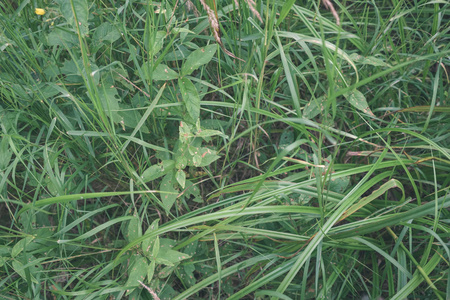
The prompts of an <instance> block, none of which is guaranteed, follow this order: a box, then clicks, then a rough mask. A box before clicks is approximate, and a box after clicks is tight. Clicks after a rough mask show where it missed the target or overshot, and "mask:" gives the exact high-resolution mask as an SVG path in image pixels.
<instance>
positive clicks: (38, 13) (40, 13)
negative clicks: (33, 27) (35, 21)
mask: <svg viewBox="0 0 450 300" xmlns="http://www.w3.org/2000/svg"><path fill="white" fill-rule="evenodd" d="M34 13H35V14H37V15H40V16H42V15H44V14H45V9H42V8H36V9H35V10H34Z"/></svg>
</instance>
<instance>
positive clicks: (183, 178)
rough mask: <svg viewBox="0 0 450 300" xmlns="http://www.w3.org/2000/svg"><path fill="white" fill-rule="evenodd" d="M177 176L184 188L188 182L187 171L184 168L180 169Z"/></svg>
mask: <svg viewBox="0 0 450 300" xmlns="http://www.w3.org/2000/svg"><path fill="white" fill-rule="evenodd" d="M176 178H177V181H178V183H179V184H180V186H181V188H183V189H184V186H185V184H186V173H184V171H183V170H178V171H177V174H176Z"/></svg>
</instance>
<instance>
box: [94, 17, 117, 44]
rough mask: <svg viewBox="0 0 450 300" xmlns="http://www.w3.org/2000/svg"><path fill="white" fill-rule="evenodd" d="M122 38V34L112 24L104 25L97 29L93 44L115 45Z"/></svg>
mask: <svg viewBox="0 0 450 300" xmlns="http://www.w3.org/2000/svg"><path fill="white" fill-rule="evenodd" d="M120 37H121V34H120V32H119V30H117V28H116V27H115V26H114V25H112V24H110V23H107V22H105V23H103V24H101V25H100V26H98V27H97V29H96V30H95V32H94V35H93V36H92V39H93V42H95V43H103V42H108V43H113V42H115V41H117V40H118V39H119V38H120Z"/></svg>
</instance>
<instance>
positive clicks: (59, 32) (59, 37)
mask: <svg viewBox="0 0 450 300" xmlns="http://www.w3.org/2000/svg"><path fill="white" fill-rule="evenodd" d="M78 43H79V42H78V38H77V35H76V34H74V33H73V32H70V31H68V30H64V29H63V28H59V27H55V28H54V29H53V30H52V31H51V32H50V33H49V34H48V36H47V45H48V46H62V47H65V48H71V47H73V46H74V45H77V44H78Z"/></svg>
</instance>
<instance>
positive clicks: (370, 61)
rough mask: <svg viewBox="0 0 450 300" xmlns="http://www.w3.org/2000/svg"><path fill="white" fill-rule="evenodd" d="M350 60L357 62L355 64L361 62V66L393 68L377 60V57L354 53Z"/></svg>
mask: <svg viewBox="0 0 450 300" xmlns="http://www.w3.org/2000/svg"><path fill="white" fill-rule="evenodd" d="M349 57H350V59H351V60H353V61H355V62H359V63H361V64H365V65H372V66H375V67H388V68H391V65H390V64H388V63H385V62H384V61H383V60H382V59H379V58H376V57H375V56H367V57H364V56H361V55H359V54H357V53H352V54H351V55H350V56H349Z"/></svg>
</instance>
